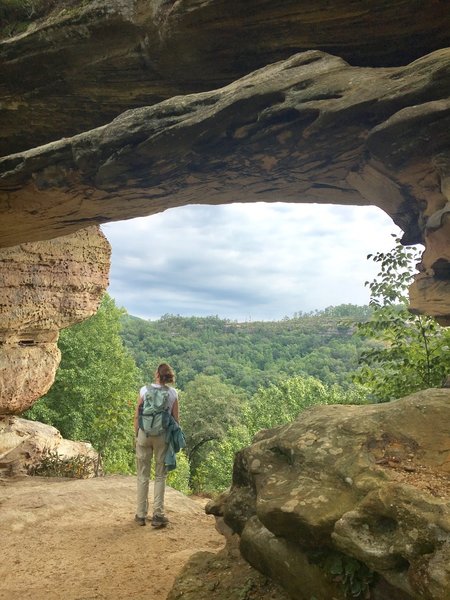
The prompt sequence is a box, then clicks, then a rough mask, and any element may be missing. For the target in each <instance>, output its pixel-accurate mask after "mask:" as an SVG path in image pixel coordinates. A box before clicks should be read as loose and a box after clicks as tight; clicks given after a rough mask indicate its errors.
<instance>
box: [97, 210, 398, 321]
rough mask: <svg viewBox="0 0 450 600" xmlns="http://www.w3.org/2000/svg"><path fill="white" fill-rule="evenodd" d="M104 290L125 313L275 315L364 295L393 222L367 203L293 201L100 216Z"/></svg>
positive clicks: (358, 301)
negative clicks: (106, 253) (106, 264)
mask: <svg viewBox="0 0 450 600" xmlns="http://www.w3.org/2000/svg"><path fill="white" fill-rule="evenodd" d="M103 231H104V233H105V235H106V236H107V238H108V239H109V241H110V243H111V246H112V267H111V276H110V287H109V293H110V294H111V295H112V296H113V297H114V298H115V300H116V302H117V304H118V305H120V306H124V307H125V308H126V309H127V311H128V312H129V313H130V314H133V315H136V316H140V317H143V318H147V319H156V318H159V317H160V316H162V315H163V314H167V313H169V314H180V315H184V316H191V315H198V316H205V315H216V314H217V315H219V316H220V317H223V318H230V319H233V320H234V319H236V320H248V319H252V320H259V319H262V320H276V319H280V318H282V317H284V316H286V315H287V316H291V315H292V314H293V313H294V312H298V311H304V312H305V311H310V310H314V309H322V308H325V307H327V306H331V305H338V304H342V303H352V304H366V303H367V302H368V299H369V294H368V290H367V288H365V287H364V282H365V281H366V280H370V279H372V278H373V277H374V276H375V274H376V272H377V267H376V265H374V264H373V263H371V262H369V261H367V259H366V255H367V254H368V253H370V252H377V251H380V250H381V251H383V250H388V249H390V248H391V247H392V246H393V238H392V237H391V234H392V233H395V234H398V233H399V229H398V228H397V227H396V226H395V225H394V223H393V222H392V220H391V219H390V218H389V217H388V216H387V215H385V214H384V213H383V212H382V211H381V210H379V209H377V208H375V207H354V206H352V207H344V206H335V205H334V206H331V205H311V204H309V205H300V204H283V203H275V204H265V203H256V204H230V205H221V206H208V205H207V206H203V205H198V206H197V205H195V206H184V207H181V208H176V209H170V210H167V211H165V212H164V213H159V214H157V215H153V216H151V217H145V218H139V219H134V220H130V221H121V222H117V223H108V224H107V225H104V226H103Z"/></svg>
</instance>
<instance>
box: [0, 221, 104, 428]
mask: <svg viewBox="0 0 450 600" xmlns="http://www.w3.org/2000/svg"><path fill="white" fill-rule="evenodd" d="M109 259H110V246H109V243H108V242H107V240H106V238H105V237H104V235H103V234H102V233H101V231H100V230H99V229H98V228H96V227H91V228H88V229H84V230H81V231H79V232H77V233H75V234H73V235H69V236H62V237H59V238H56V239H54V240H50V241H43V242H34V243H27V244H22V245H20V246H15V247H12V248H6V249H3V250H1V251H0V282H1V283H0V297H1V303H0V415H2V414H18V413H22V412H23V411H25V410H26V409H28V408H30V407H31V406H32V405H33V403H34V402H35V401H36V400H37V399H38V398H40V397H41V396H42V395H43V394H45V392H46V391H47V390H48V389H49V387H50V386H51V384H52V383H53V380H54V376H55V372H56V369H57V367H58V364H59V359H60V354H59V350H58V347H57V340H58V335H59V330H60V329H62V328H64V327H68V326H69V325H71V324H72V323H76V322H79V321H83V320H84V319H86V318H88V317H89V316H91V315H92V314H94V313H95V312H96V310H97V308H98V305H99V302H100V300H101V297H102V296H103V293H104V291H105V289H106V287H107V285H108V272H109ZM0 437H1V436H0Z"/></svg>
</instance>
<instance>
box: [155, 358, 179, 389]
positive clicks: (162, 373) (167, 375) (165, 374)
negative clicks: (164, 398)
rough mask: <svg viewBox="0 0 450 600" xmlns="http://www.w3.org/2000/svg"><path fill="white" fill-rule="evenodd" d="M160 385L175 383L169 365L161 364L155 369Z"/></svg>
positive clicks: (173, 374)
mask: <svg viewBox="0 0 450 600" xmlns="http://www.w3.org/2000/svg"><path fill="white" fill-rule="evenodd" d="M156 372H157V374H158V377H159V381H160V383H162V384H163V385H165V384H166V383H175V373H174V371H173V369H172V367H171V366H170V365H168V364H167V363H161V364H160V365H159V367H158V368H157V369H156Z"/></svg>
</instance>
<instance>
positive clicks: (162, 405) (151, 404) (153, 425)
mask: <svg viewBox="0 0 450 600" xmlns="http://www.w3.org/2000/svg"><path fill="white" fill-rule="evenodd" d="M169 420H170V414H169V388H168V387H160V388H158V387H153V386H148V387H147V391H146V392H145V395H144V400H143V402H142V404H141V406H140V408H139V428H140V429H142V431H143V432H144V433H145V435H146V436H147V437H149V436H152V435H161V434H162V433H164V432H165V431H166V429H167V427H168V425H169Z"/></svg>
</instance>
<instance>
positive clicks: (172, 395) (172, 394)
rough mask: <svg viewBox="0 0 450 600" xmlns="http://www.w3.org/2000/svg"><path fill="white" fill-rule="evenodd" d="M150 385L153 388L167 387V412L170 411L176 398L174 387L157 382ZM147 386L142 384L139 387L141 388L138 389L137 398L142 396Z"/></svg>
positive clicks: (176, 393)
mask: <svg viewBox="0 0 450 600" xmlns="http://www.w3.org/2000/svg"><path fill="white" fill-rule="evenodd" d="M151 387H155V388H162V387H167V388H169V412H170V413H172V409H173V405H174V404H175V402H176V401H177V400H178V392H177V390H176V389H175V388H173V387H170V386H168V385H167V386H162V385H160V384H159V383H152V384H151ZM147 389H148V388H147V386H146V385H144V386H143V387H141V389H140V390H139V398H141V399H142V398H143V397H144V395H145V393H146V392H147Z"/></svg>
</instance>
